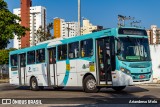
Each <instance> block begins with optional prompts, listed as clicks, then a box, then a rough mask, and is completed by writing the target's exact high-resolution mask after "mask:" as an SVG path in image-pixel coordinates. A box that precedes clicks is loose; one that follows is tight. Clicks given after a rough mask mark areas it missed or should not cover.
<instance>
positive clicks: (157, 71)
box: [150, 45, 160, 82]
mask: <svg viewBox="0 0 160 107" xmlns="http://www.w3.org/2000/svg"><path fill="white" fill-rule="evenodd" d="M150 53H151V59H152V69H153V82H158V81H160V45H150Z"/></svg>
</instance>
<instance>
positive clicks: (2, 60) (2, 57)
mask: <svg viewBox="0 0 160 107" xmlns="http://www.w3.org/2000/svg"><path fill="white" fill-rule="evenodd" d="M13 50H16V49H15V48H10V49H2V50H0V65H2V64H8V63H9V52H10V51H13Z"/></svg>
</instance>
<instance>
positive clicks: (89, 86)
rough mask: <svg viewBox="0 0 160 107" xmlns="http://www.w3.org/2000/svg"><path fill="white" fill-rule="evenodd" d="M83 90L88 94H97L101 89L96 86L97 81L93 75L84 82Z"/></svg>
mask: <svg viewBox="0 0 160 107" xmlns="http://www.w3.org/2000/svg"><path fill="white" fill-rule="evenodd" d="M83 89H84V91H85V92H86V93H96V92H98V91H99V88H97V86H96V80H95V79H94V77H93V76H92V75H88V76H87V77H86V78H85V79H84V81H83Z"/></svg>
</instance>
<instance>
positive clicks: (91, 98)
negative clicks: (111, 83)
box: [0, 84, 160, 107]
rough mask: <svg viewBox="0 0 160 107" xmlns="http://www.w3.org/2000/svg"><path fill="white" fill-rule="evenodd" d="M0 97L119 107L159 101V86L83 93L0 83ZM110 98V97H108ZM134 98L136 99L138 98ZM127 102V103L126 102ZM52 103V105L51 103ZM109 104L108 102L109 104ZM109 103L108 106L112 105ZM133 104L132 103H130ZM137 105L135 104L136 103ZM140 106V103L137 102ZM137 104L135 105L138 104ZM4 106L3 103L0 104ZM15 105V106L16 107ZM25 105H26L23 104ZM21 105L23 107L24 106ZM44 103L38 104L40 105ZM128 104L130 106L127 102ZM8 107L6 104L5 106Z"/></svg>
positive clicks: (62, 103)
mask: <svg viewBox="0 0 160 107" xmlns="http://www.w3.org/2000/svg"><path fill="white" fill-rule="evenodd" d="M0 98H12V99H14V98H20V99H28V98H31V99H33V98H35V99H41V98H42V99H43V100H45V101H44V102H47V104H50V105H47V106H48V107H51V106H84V105H85V106H86V107H88V106H89V105H92V107H97V106H106V105H108V104H107V103H111V104H112V105H114V107H115V106H117V107H119V106H120V105H118V104H117V103H122V104H121V105H122V106H124V107H125V106H128V104H127V103H128V101H129V100H131V101H132V100H133V99H134V98H138V99H140V100H142V99H145V98H147V100H148V99H149V98H152V100H153V99H155V100H156V101H158V102H159V100H160V99H157V98H160V86H130V87H126V88H125V89H124V90H123V91H122V92H115V91H114V90H112V89H109V88H108V89H106V88H103V89H101V90H100V92H98V93H85V92H83V91H82V89H81V88H78V87H76V88H75V87H74V88H73V87H68V88H64V89H62V90H54V89H53V88H45V89H44V90H41V91H31V90H29V89H28V88H26V87H21V88H17V87H15V86H12V85H9V84H0ZM110 98H112V99H110ZM138 99H136V100H138ZM126 102H127V103H126ZM52 104H53V105H52ZM109 105H110V104H109ZM112 105H110V106H112ZM132 105H133V104H132ZM136 105H137V104H136ZM138 105H139V106H141V105H140V104H138ZM138 105H137V106H138ZM0 106H2V107H3V106H5V105H0ZM12 106H15V105H10V107H12ZM18 106H19V107H21V106H20V105H18ZM18 106H16V107H18ZM25 106H26V107H27V105H25ZM25 106H23V107H25ZM42 106H44V105H39V107H42ZM129 106H131V105H130V104H129ZM143 106H145V107H150V106H152V107H153V106H157V107H158V106H160V105H157V104H156V105H155V104H143ZM7 107H8V106H7Z"/></svg>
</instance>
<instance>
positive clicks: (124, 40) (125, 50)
mask: <svg viewBox="0 0 160 107" xmlns="http://www.w3.org/2000/svg"><path fill="white" fill-rule="evenodd" d="M119 39H120V42H121V52H120V54H119V55H118V58H119V60H123V61H133V62H136V61H150V60H151V58H150V51H149V43H148V39H147V38H134V37H120V38H119Z"/></svg>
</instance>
